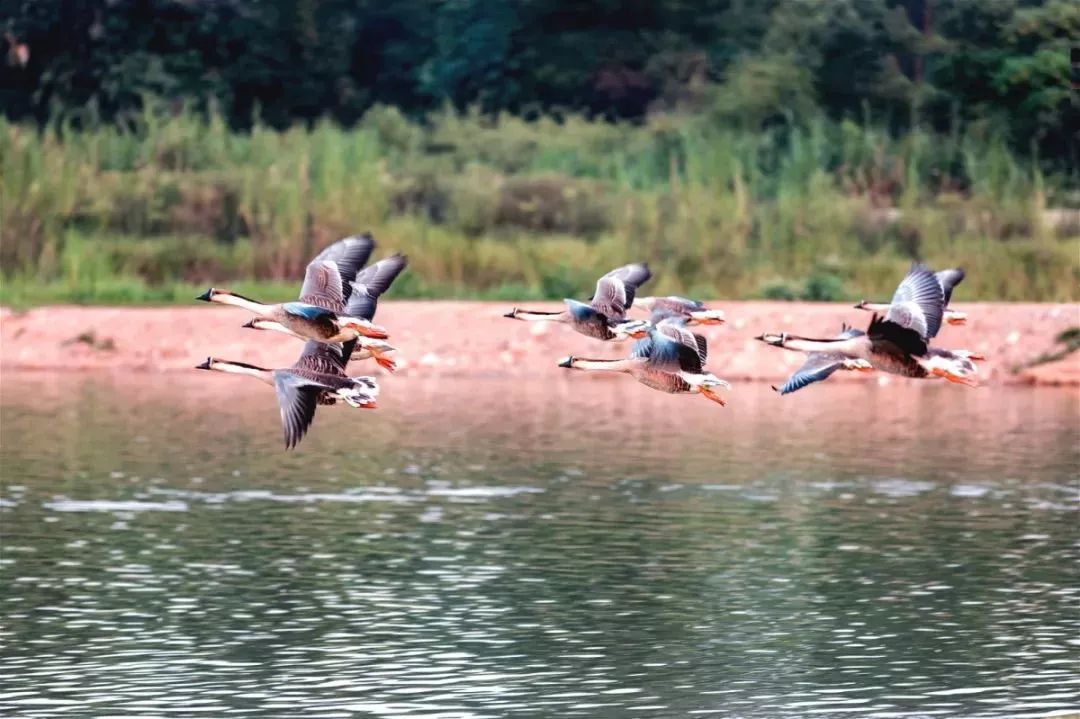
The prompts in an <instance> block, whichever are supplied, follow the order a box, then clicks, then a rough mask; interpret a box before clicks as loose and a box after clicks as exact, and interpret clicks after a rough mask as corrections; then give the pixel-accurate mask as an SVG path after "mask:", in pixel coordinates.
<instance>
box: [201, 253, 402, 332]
mask: <svg viewBox="0 0 1080 719" xmlns="http://www.w3.org/2000/svg"><path fill="white" fill-rule="evenodd" d="M374 244H375V243H374V240H372V238H371V236H370V235H362V236H358V237H346V238H345V239H343V240H339V241H338V242H335V243H334V244H332V245H330V246H329V247H327V248H326V249H324V250H323V251H322V252H320V253H319V254H318V255H317V256H316V257H315V259H313V260H312V261H311V262H310V263H309V264H308V266H307V271H306V272H305V274H304V283H303V285H302V286H301V288H300V297H299V299H298V300H296V301H294V302H282V303H279V304H264V303H262V302H257V301H256V300H253V299H251V298H249V297H244V296H243V295H239V294H237V293H235V292H231V291H229V290H226V289H219V288H215V287H211V288H210V289H208V290H207V291H206V292H204V293H203V294H201V295H199V296H198V297H197V298H196V299H199V300H202V301H204V302H216V303H218V304H223V305H231V306H233V307H241V308H243V309H246V310H248V311H249V312H251V313H253V314H254V315H255V316H256V318H258V319H261V320H266V321H267V326H266V328H267V329H275V330H277V331H282V332H285V333H286V334H290V335H293V336H295V337H299V338H301V339H304V340H314V341H316V342H323V343H329V344H333V343H343V342H351V341H354V340H356V339H358V338H360V337H369V338H372V339H386V337H387V333H386V330H384V329H383V328H381V327H378V326H376V325H374V324H372V323H371V322H370V321H369V320H366V319H363V318H361V317H352V316H350V315H348V314H347V313H346V301H347V300H348V299H349V296H350V294H351V292H352V285H351V281H352V280H353V278H354V277H356V273H357V271H358V270H359V269H360V267H362V266H363V265H364V263H365V262H367V259H368V257H370V256H371V251H372V249H373V247H374Z"/></svg>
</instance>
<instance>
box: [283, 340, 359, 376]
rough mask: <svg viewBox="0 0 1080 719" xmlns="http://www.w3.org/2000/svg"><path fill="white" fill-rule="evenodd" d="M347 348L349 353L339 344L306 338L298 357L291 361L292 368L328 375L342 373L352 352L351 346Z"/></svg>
mask: <svg viewBox="0 0 1080 719" xmlns="http://www.w3.org/2000/svg"><path fill="white" fill-rule="evenodd" d="M350 344H351V343H350ZM349 350H350V352H349V354H345V352H344V349H343V348H342V346H341V345H339V344H336V343H326V342H316V341H315V340H308V341H307V342H305V343H304V349H303V351H302V352H301V353H300V357H299V358H298V359H297V360H296V362H294V363H293V369H298V370H310V371H312V372H318V373H319V374H329V375H337V374H344V373H345V365H346V363H348V361H349V356H350V355H351V354H352V352H351V350H352V347H349Z"/></svg>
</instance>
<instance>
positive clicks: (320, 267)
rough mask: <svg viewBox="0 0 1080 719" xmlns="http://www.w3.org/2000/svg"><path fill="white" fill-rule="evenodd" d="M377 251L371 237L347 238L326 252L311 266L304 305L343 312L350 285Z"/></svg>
mask: <svg viewBox="0 0 1080 719" xmlns="http://www.w3.org/2000/svg"><path fill="white" fill-rule="evenodd" d="M374 249H375V240H374V239H373V238H372V237H371V235H369V234H364V235H358V236H355V237H346V238H345V239H343V240H338V241H337V242H335V243H334V244H332V245H330V246H329V247H327V248H326V249H324V250H323V251H322V252H320V253H319V254H317V255H316V256H315V259H313V260H312V261H311V262H309V263H308V266H307V271H306V272H305V273H304V284H303V285H302V286H301V287H300V301H301V302H308V303H310V304H315V305H319V306H323V307H327V308H328V309H332V310H334V311H335V312H342V311H343V310H344V309H345V303H346V301H348V299H349V295H351V294H352V285H351V284H350V282H351V281H352V280H353V278H355V277H356V273H357V272H358V271H359V270H360V268H361V267H363V266H364V263H365V262H367V261H368V258H369V257H371V252H372V250H374Z"/></svg>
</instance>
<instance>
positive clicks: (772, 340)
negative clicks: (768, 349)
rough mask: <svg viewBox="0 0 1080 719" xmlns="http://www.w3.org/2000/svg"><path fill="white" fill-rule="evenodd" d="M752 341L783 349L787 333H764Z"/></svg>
mask: <svg viewBox="0 0 1080 719" xmlns="http://www.w3.org/2000/svg"><path fill="white" fill-rule="evenodd" d="M754 339H756V340H760V341H762V342H764V343H765V344H767V345H772V346H773V347H783V346H784V344H785V343H786V342H787V340H788V335H787V332H766V333H765V334H761V335H758V336H757V337H755V338H754Z"/></svg>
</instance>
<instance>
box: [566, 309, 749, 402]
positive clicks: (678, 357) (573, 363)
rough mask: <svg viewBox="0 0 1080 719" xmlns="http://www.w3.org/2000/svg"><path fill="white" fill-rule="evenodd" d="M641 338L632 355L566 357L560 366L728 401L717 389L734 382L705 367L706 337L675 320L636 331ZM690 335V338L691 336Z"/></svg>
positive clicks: (729, 386) (660, 388)
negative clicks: (620, 375)
mask: <svg viewBox="0 0 1080 719" xmlns="http://www.w3.org/2000/svg"><path fill="white" fill-rule="evenodd" d="M631 336H634V337H639V339H638V341H637V342H636V343H635V344H634V347H633V350H632V351H631V353H630V356H629V357H627V358H625V359H614V360H603V359H583V358H580V357H573V356H570V357H566V358H564V359H563V360H561V361H560V362H559V366H560V367H565V368H568V369H577V370H585V371H590V372H622V373H625V374H628V375H630V376H631V377H633V378H634V379H636V380H637V381H638V382H640V383H641V384H643V385H645V386H646V387H651V388H653V389H655V390H659V391H661V392H669V393H671V394H684V393H700V394H701V395H703V396H704V397H706V398H708V399H710V400H712V401H713V402H716V403H718V404H720V405H725V404H727V403H726V402H725V400H724V398H723V397H721V396H720V394H719V393H718V392H717V389H719V388H720V387H724V388H726V389H730V388H731V385H730V384H728V383H727V382H725V381H724V380H722V379H720V378H718V377H717V376H715V375H713V374H712V373H710V372H706V371H705V368H704V366H703V362H704V357H705V355H706V352H707V350H706V347H705V340H704V338H701V337H700V336H699V335H694V334H693V333H691V332H689V331H688V330H686V329H685V328H682V327H679V326H678V325H677V324H675V323H671V324H668V323H666V322H665V323H661V324H659V325H657V326H655V327H651V326H650V327H648V328H647V329H644V330H639V331H637V332H635V333H634V334H633V335H631ZM688 336H689V337H688Z"/></svg>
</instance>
